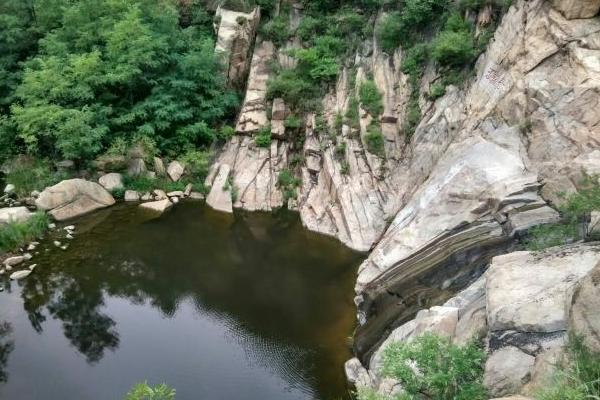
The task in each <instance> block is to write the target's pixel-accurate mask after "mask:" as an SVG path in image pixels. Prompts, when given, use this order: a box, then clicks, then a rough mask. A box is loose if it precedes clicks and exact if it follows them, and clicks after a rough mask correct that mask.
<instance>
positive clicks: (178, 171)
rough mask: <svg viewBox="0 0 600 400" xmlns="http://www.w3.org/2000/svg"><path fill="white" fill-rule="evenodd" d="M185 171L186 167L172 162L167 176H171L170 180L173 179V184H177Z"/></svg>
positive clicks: (177, 162)
mask: <svg viewBox="0 0 600 400" xmlns="http://www.w3.org/2000/svg"><path fill="white" fill-rule="evenodd" d="M184 171H185V167H184V166H183V165H182V164H181V163H180V162H179V161H171V162H170V163H169V166H168V167H167V175H169V178H171V180H172V181H173V182H177V181H178V180H179V179H181V176H182V175H183V172H184Z"/></svg>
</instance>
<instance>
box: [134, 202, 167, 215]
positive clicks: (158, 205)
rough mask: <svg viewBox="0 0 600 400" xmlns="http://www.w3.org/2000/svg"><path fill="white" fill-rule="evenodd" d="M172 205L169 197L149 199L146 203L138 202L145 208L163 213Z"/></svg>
mask: <svg viewBox="0 0 600 400" xmlns="http://www.w3.org/2000/svg"><path fill="white" fill-rule="evenodd" d="M172 206H173V203H171V201H170V200H169V199H164V200H159V201H150V202H147V203H142V204H140V207H141V208H143V209H146V210H151V211H155V212H159V213H163V212H165V211H166V210H168V209H169V208H171V207H172Z"/></svg>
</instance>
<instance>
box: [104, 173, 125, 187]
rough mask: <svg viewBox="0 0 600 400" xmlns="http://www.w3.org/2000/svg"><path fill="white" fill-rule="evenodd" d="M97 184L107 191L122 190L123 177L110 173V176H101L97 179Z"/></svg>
mask: <svg viewBox="0 0 600 400" xmlns="http://www.w3.org/2000/svg"><path fill="white" fill-rule="evenodd" d="M98 183H99V184H101V185H102V186H103V187H104V189H106V190H108V191H112V190H115V189H123V176H122V175H121V174H119V173H117V172H111V173H110V174H106V175H102V176H101V177H100V179H98Z"/></svg>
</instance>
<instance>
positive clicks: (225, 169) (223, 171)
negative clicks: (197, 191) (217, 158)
mask: <svg viewBox="0 0 600 400" xmlns="http://www.w3.org/2000/svg"><path fill="white" fill-rule="evenodd" d="M230 172H231V167H230V166H229V165H227V164H220V165H219V169H218V172H217V174H216V175H215V178H214V180H213V181H212V182H210V187H211V188H210V193H209V194H208V197H207V198H206V204H208V205H209V206H211V207H212V208H214V209H215V210H218V211H223V212H227V213H233V202H232V199H231V189H230V188H229V173H230Z"/></svg>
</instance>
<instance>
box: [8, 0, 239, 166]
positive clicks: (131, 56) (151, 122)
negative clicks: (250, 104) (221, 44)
mask: <svg viewBox="0 0 600 400" xmlns="http://www.w3.org/2000/svg"><path fill="white" fill-rule="evenodd" d="M55 3H56V4H55ZM194 7H196V6H194ZM36 8H38V7H36ZM39 8H44V7H39ZM51 8H53V9H56V10H59V11H60V12H59V13H58V15H59V16H58V18H56V19H54V23H53V26H52V31H51V33H46V31H44V30H40V31H39V33H41V34H42V35H41V40H40V41H39V43H40V46H39V49H38V52H37V54H32V55H31V57H30V59H29V60H28V61H27V62H25V64H24V67H23V69H22V74H21V77H22V79H21V80H20V84H19V86H18V87H17V88H16V89H15V91H14V97H12V99H14V98H16V99H18V101H16V100H14V101H12V106H11V107H10V112H11V115H10V119H11V121H12V122H13V123H14V126H15V128H16V132H17V135H18V138H19V141H20V142H22V143H23V144H24V146H25V147H26V149H27V150H28V152H29V153H31V154H37V155H43V156H49V157H64V158H69V159H75V160H83V159H90V158H93V157H95V156H96V155H98V154H99V153H101V152H103V151H104V150H106V148H107V147H108V146H109V145H110V144H111V143H112V142H113V141H114V140H115V139H116V138H118V137H122V138H124V139H125V140H126V141H127V142H131V141H132V138H135V137H140V136H143V137H147V138H150V139H152V140H153V141H154V142H155V143H156V145H157V147H158V149H159V150H160V151H161V152H162V153H166V154H176V153H179V152H180V151H181V150H182V149H184V148H186V147H190V146H197V145H209V144H210V143H211V142H212V141H213V140H214V139H215V137H216V132H215V131H214V129H212V128H211V126H213V125H216V124H217V123H219V122H220V121H221V120H222V119H223V118H224V117H226V116H228V115H229V114H230V113H231V112H233V111H234V109H235V107H236V105H237V96H236V95H235V94H234V93H233V92H232V91H230V90H228V89H227V87H226V83H225V78H224V76H223V74H222V73H221V69H222V66H221V64H220V62H219V59H218V57H216V56H215V54H214V43H213V41H212V39H211V38H210V37H209V33H208V32H207V30H206V28H205V27H202V26H198V25H191V26H189V27H187V28H185V29H184V28H182V27H181V25H180V24H179V23H180V15H179V13H178V9H177V6H176V5H175V2H166V3H156V2H154V3H153V2H148V1H144V0H132V1H128V2H125V3H123V2H115V1H111V0H98V1H93V2H92V1H78V2H72V1H66V0H64V1H63V0H57V1H55V2H54V3H53V7H51ZM56 10H55V12H56ZM1 11H2V10H0V13H1ZM37 11H38V10H36V14H37ZM43 12H44V13H46V12H49V11H43ZM191 22H192V23H193V21H191ZM32 23H33V24H34V25H35V24H37V22H35V21H34V22H32ZM36 28H37V26H34V27H33V30H34V31H35V30H36ZM34 39H35V42H37V40H38V39H40V36H38V33H35V34H34ZM0 64H2V63H0Z"/></svg>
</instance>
